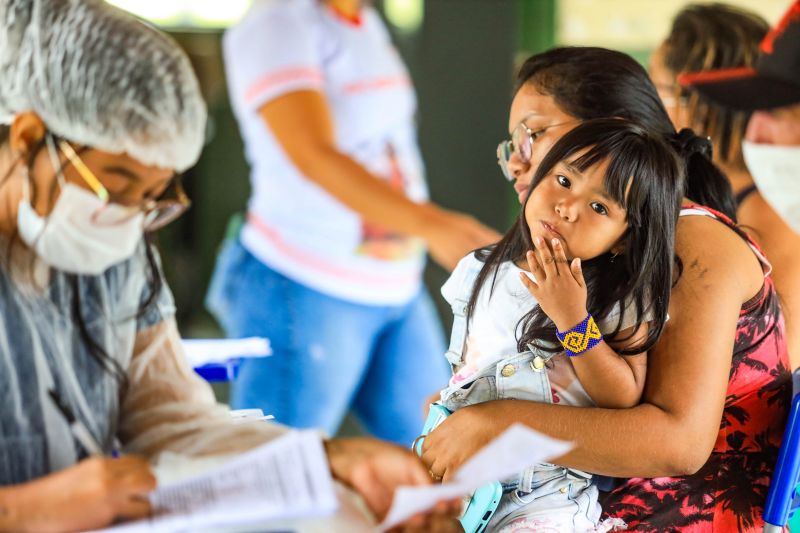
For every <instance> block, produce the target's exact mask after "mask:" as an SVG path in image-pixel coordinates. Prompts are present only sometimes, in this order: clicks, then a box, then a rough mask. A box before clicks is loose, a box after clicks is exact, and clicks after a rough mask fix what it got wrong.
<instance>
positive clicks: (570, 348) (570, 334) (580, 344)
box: [556, 314, 603, 357]
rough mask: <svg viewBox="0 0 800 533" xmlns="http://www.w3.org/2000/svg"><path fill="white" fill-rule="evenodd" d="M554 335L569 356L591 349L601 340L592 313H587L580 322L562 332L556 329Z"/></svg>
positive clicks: (601, 336)
mask: <svg viewBox="0 0 800 533" xmlns="http://www.w3.org/2000/svg"><path fill="white" fill-rule="evenodd" d="M556 336H557V337H558V340H560V341H561V345H562V346H564V350H565V351H566V354H567V355H568V356H570V357H575V356H576V355H580V354H582V353H584V352H586V351H589V350H591V349H592V348H594V347H595V346H597V345H598V344H600V342H601V341H602V340H603V334H602V333H600V328H598V327H597V324H596V323H595V321H594V318H592V315H588V314H587V315H586V318H584V319H583V320H582V321H581V323H580V324H578V325H577V326H575V327H573V328H571V329H568V330H567V331H565V332H563V333H562V332H560V331H558V329H556Z"/></svg>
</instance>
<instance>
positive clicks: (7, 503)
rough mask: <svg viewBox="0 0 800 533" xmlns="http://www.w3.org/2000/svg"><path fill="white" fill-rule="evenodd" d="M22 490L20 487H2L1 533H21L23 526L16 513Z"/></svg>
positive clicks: (0, 496) (0, 490) (0, 501)
mask: <svg viewBox="0 0 800 533" xmlns="http://www.w3.org/2000/svg"><path fill="white" fill-rule="evenodd" d="M20 490H22V489H21V488H20V487H19V486H14V485H11V486H6V487H0V531H20V530H21V529H22V524H21V523H20V522H19V520H18V517H17V513H16V512H15V503H14V500H15V499H16V496H17V493H18V492H19V491H20Z"/></svg>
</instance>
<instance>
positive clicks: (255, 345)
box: [182, 337, 272, 368]
mask: <svg viewBox="0 0 800 533" xmlns="http://www.w3.org/2000/svg"><path fill="white" fill-rule="evenodd" d="M182 344H183V350H184V352H185V353H186V359H188V361H189V364H190V365H191V366H192V368H196V367H198V366H203V365H207V364H209V363H224V362H226V361H227V360H228V359H232V358H235V357H266V356H268V355H272V348H270V345H269V340H267V339H264V338H262V337H248V338H246V339H183V341H182Z"/></svg>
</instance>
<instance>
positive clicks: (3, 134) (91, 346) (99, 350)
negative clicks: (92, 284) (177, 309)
mask: <svg viewBox="0 0 800 533" xmlns="http://www.w3.org/2000/svg"><path fill="white" fill-rule="evenodd" d="M9 131H10V130H9V127H8V126H0V146H2V145H5V144H7V143H8V138H9ZM44 147H45V140H44V139H42V140H41V141H40V142H39V143H38V144H37V145H36V146H34V147H33V149H32V150H31V151H30V153H29V154H28V158H27V161H26V164H27V165H28V168H33V162H34V160H35V159H36V156H37V155H38V153H39V152H40V151H41V150H42V149H43V148H44ZM83 150H85V148H81V149H78V152H79V153H80V152H82V151H83ZM12 170H13V167H12V168H11V169H9V171H8V173H7V174H6V176H4V177H3V178H2V179H0V187H2V185H3V184H5V182H6V180H8V179H9V178H10V176H11V172H12ZM31 194H36V191H35V190H34V189H33V187H31ZM16 239H18V234H16V233H15V234H14V235H13V236H12V238H11V240H9V243H8V249H7V251H6V264H10V263H11V261H10V259H11V254H12V249H13V245H14V242H15V240H16ZM154 240H155V236H154V235H152V234H149V233H147V234H145V254H146V258H147V265H148V268H147V270H148V271H147V285H148V289H149V292H148V295H147V298H146V299H145V301H144V302H143V303H142V304H141V306H140V307H139V310H138V311H137V313H136V316H137V317H139V316H143V315H144V313H146V312H147V311H148V310H149V309H150V306H152V305H155V303H156V301H157V300H158V297H159V295H160V293H161V290H162V288H163V281H162V279H161V271H160V269H159V266H158V261H157V259H156V255H155V251H154V250H155V242H154ZM66 276H67V281H68V283H69V285H70V289H71V291H72V298H73V300H72V305H71V306H70V307H71V313H72V319H73V320H74V321H75V324H76V326H77V328H78V332H79V334H80V338H81V340H82V341H83V342H84V344H85V345H86V347H87V348H88V350H89V354H90V355H91V356H92V358H94V359H95V361H97V363H98V364H99V365H100V367H101V368H103V370H105V371H106V372H108V373H109V374H111V375H112V376H113V377H114V379H116V381H117V383H118V384H119V386H120V388H121V389H122V390H125V389H126V388H127V386H128V378H127V372H126V370H125V369H124V368H122V366H121V365H120V364H119V362H118V361H117V360H116V359H115V358H113V357H111V356H110V355H109V354H108V353H107V352H106V350H105V348H104V347H103V345H102V343H100V342H99V341H98V340H96V339H94V338H93V337H92V335H91V333H90V332H89V328H88V327H87V324H86V319H85V318H84V316H83V307H84V306H83V303H82V302H81V297H80V286H79V276H78V275H76V274H66Z"/></svg>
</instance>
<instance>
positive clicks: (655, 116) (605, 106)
mask: <svg viewBox="0 0 800 533" xmlns="http://www.w3.org/2000/svg"><path fill="white" fill-rule="evenodd" d="M527 83H531V84H533V86H534V87H536V89H537V90H538V91H539V92H540V93H542V94H545V95H548V96H552V97H553V99H554V100H555V102H556V104H557V105H558V107H560V108H561V109H562V110H563V111H564V112H565V113H568V114H570V115H572V116H573V117H575V118H578V119H580V120H591V119H595V118H610V117H619V118H625V119H628V120H630V121H632V122H635V123H637V124H640V125H642V126H643V127H644V128H645V129H646V130H647V131H649V132H652V133H658V134H661V135H662V136H663V137H664V138H665V139H666V140H667V142H669V143H670V144H671V145H672V146H673V147H674V148H675V149H676V150H677V152H678V153H679V154H680V155H681V158H682V159H683V161H684V164H685V174H686V180H685V188H684V191H683V194H684V196H686V197H687V198H689V199H691V200H692V201H694V202H697V203H699V204H702V205H706V206H708V207H711V208H713V209H716V210H717V211H720V212H722V213H724V214H725V215H727V216H728V217H729V218H730V219H731V220H734V221H735V220H736V201H735V199H734V196H733V191H732V190H731V185H730V183H729V182H728V179H727V178H726V177H725V175H724V174H723V173H722V172H721V171H720V170H719V169H718V168H717V167H716V166H714V164H713V163H712V162H711V157H710V150H709V149H706V146H707V145H708V142H707V141H706V139H705V138H702V137H697V136H696V135H694V133H693V132H692V131H691V130H688V129H686V130H681V132H680V133H679V132H676V131H675V128H674V126H673V125H672V122H671V121H670V119H669V115H667V111H666V110H665V109H664V106H663V104H662V103H661V99H660V98H659V96H658V93H657V92H656V88H655V86H654V85H653V83H652V81H650V77H649V76H648V75H647V72H645V70H644V68H642V66H641V65H640V64H639V63H637V62H636V60H634V59H633V58H632V57H630V56H628V55H626V54H623V53H622V52H616V51H614V50H608V49H605V48H596V47H562V48H553V49H550V50H548V51H546V52H543V53H541V54H536V55H534V56H531V57H530V58H528V59H527V60H526V61H525V63H524V64H523V65H522V67H521V68H520V71H519V74H518V76H517V85H516V88H517V90H519V88H520V87H522V86H523V85H525V84H527Z"/></svg>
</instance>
